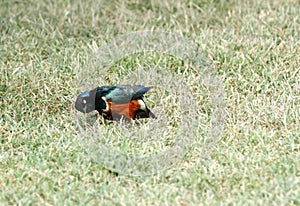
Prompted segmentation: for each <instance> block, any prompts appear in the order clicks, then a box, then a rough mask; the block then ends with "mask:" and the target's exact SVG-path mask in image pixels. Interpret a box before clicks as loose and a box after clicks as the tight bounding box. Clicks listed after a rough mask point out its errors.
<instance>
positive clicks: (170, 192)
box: [0, 0, 300, 205]
mask: <svg viewBox="0 0 300 206" xmlns="http://www.w3.org/2000/svg"><path fill="white" fill-rule="evenodd" d="M299 13H300V12H299V2H298V1H293V0H288V1H279V0H275V1H258V0H253V1H248V2H240V1H223V0H220V1H201V2H198V1H168V2H164V1H149V2H147V3H144V2H142V1H127V3H124V2H119V1H115V2H113V3H109V2H106V1H103V2H102V1H90V0H88V1H85V2H81V1H62V0H59V1H55V2H53V1H26V2H22V1H3V2H2V6H1V8H0V14H1V15H0V16H1V17H0V28H1V29H0V31H1V37H0V39H1V44H0V45H1V46H0V59H1V61H0V70H1V73H0V110H1V119H0V125H1V126H0V127H1V128H0V202H1V203H2V204H3V205H12V204H20V205H38V204H44V205H61V204H66V205H74V204H78V205H94V204H103V205H112V204H116V205H132V204H133V205H137V204H139V205H212V204H218V205H219V204H224V205H229V204H236V205H242V204H248V205H257V204H260V205H274V204H279V205H283V204H288V205H298V204H300V198H299V196H300V177H299V176H300V172H299V171H300V163H299V158H300V153H299V149H300V144H299V137H300V129H299V119H300V118H299V113H300V69H299V68H300V66H299V65H300V57H299V53H300V51H299V39H300V30H299V28H300V22H299V19H300V18H299ZM140 30H163V31H167V32H176V33H178V34H181V35H183V36H185V37H186V38H190V39H193V41H194V42H195V43H196V44H197V45H199V46H200V48H201V49H202V50H203V51H204V53H205V54H206V55H207V56H208V57H209V58H210V60H211V62H212V63H213V65H214V66H215V68H216V71H217V73H218V76H219V77H220V79H221V80H222V82H223V85H224V90H225V94H226V95H225V96H226V105H227V111H226V112H227V117H226V119H225V130H224V131H223V133H222V139H221V140H220V141H218V142H217V143H216V144H214V145H213V147H212V148H210V150H203V147H205V144H204V142H203V139H202V137H204V136H205V134H206V132H207V126H208V124H207V120H209V118H210V117H211V114H210V111H211V108H212V105H211V103H210V102H209V101H208V100H209V95H207V94H206V93H205V92H206V89H205V86H203V85H202V84H201V78H199V76H197V75H195V74H193V72H190V73H184V72H183V71H184V70H179V71H177V70H176V69H177V68H182V67H184V65H182V61H180V60H177V59H175V60H174V59H173V60H172V58H171V59H170V58H169V59H168V58H164V55H162V56H160V55H159V54H158V55H154V56H147V55H146V56H145V55H140V56H139V55H136V56H134V55H133V56H129V57H127V58H124V59H122V60H120V61H119V62H116V64H115V65H114V67H112V68H111V70H110V73H109V75H107V76H106V79H104V80H105V81H106V82H109V83H110V82H111V83H114V82H116V83H119V82H120V83H121V82H122V81H125V82H126V81H127V82H130V81H136V82H138V81H141V80H140V79H139V77H138V76H131V75H134V73H131V69H132V67H135V68H137V69H141V68H142V69H151V68H159V69H161V68H168V69H169V70H170V71H171V73H172V74H173V77H172V78H178V79H179V80H180V79H181V80H184V81H185V82H186V84H187V85H188V86H189V88H190V90H189V91H193V92H194V93H193V94H194V95H195V98H196V99H197V102H194V103H195V104H194V105H193V107H192V108H190V109H191V110H193V109H195V108H196V113H194V114H197V115H199V118H200V117H201V118H202V119H201V118H200V119H201V120H203V122H200V124H199V125H200V127H199V128H198V129H197V131H196V132H197V134H192V135H191V136H190V137H191V138H195V137H197V142H196V143H195V144H193V145H191V147H190V148H189V151H188V152H187V154H186V155H185V156H184V157H183V159H182V160H181V161H179V162H177V163H176V164H174V165H172V167H170V168H169V169H168V170H166V171H164V172H163V173H160V174H159V175H152V176H140V177H131V176H127V175H122V174H116V173H114V172H111V171H109V170H107V169H105V167H104V165H103V164H101V163H99V161H97V158H93V157H94V156H93V154H95V153H93V152H92V154H91V152H90V150H89V149H90V148H86V147H84V146H86V145H84V144H82V142H81V141H80V138H79V136H78V133H79V132H78V130H77V125H76V123H75V119H76V114H75V112H74V100H75V98H76V95H77V94H78V93H79V92H80V91H79V90H80V89H81V88H80V87H79V86H78V82H80V79H82V71H83V70H84V69H86V68H87V67H88V66H89V64H90V62H89V61H90V57H92V56H93V55H94V54H95V52H96V51H97V50H98V49H99V48H101V46H102V45H104V44H105V42H107V41H108V40H110V39H112V38H114V37H116V36H117V35H118V34H127V33H130V32H133V31H140ZM98 66H99V67H101V65H98ZM155 66H156V67H155ZM118 68H119V69H118ZM89 71H91V70H89ZM150 74H153V72H152V73H150ZM144 76H145V75H144ZM133 77H134V78H133ZM151 77H153V76H151V75H150V76H149V77H148V78H145V79H144V81H145V82H146V83H148V82H149V83H150V82H151V80H153V79H154V80H155V81H157V82H156V83H155V86H158V85H159V81H160V82H162V83H164V84H162V85H163V86H162V87H159V86H158V87H157V88H156V89H154V90H153V91H151V92H149V94H147V95H148V96H147V100H148V102H149V105H150V106H151V108H153V110H154V111H155V112H156V113H158V114H161V115H164V114H165V115H166V118H167V120H166V121H165V122H164V121H162V120H161V119H160V120H159V121H158V122H155V121H150V122H149V121H146V122H143V123H142V124H140V125H134V126H133V127H129V128H128V127H123V125H122V124H121V125H118V124H113V125H102V126H101V127H103V128H104V129H103V130H101V131H104V132H107V133H106V134H108V136H109V138H108V139H104V141H107V142H108V143H110V144H114V146H115V147H120V148H121V149H122V151H126V152H132V153H136V154H144V153H147V154H151V153H155V152H159V151H162V150H163V148H166V147H167V146H168V144H172V141H174V138H175V136H174V134H172V128H171V129H170V127H166V129H164V131H166V133H165V136H163V137H161V138H160V137H157V138H156V139H154V138H153V135H148V136H147V132H145V134H144V135H145V137H147V138H148V139H147V138H146V139H143V138H142V139H138V138H137V139H134V140H132V139H128V138H124V137H123V136H122V133H121V132H118V129H119V128H121V129H122V130H121V131H124V132H125V134H127V135H128V134H129V135H130V134H132V133H134V132H135V131H139V132H142V131H148V132H150V130H149V128H152V127H153V131H151V132H152V133H151V132H150V134H153V133H155V132H161V130H162V129H161V128H160V127H159V124H160V123H161V124H168V123H173V124H174V125H173V127H174V128H175V129H176V128H177V127H176V125H177V126H178V125H180V123H182V122H180V117H181V116H182V115H178V114H182V113H180V112H181V110H180V107H176V104H177V102H176V101H175V100H176V97H177V95H180V94H181V93H180V92H178V93H175V94H176V95H174V92H175V91H177V90H176V87H175V88H174V87H172V84H167V83H165V82H163V81H161V80H160V79H159V78H152V79H151ZM96 78H97V77H96ZM154 80H153V81H154ZM141 83H143V82H141ZM171 83H172V81H171ZM173 84H174V82H173ZM175 85H176V84H175ZM198 85H200V86H199V87H197V86H198ZM168 86H170V87H169V88H168ZM181 92H182V91H181ZM183 92H185V91H183ZM186 93H187V94H189V93H190V92H188V91H187V92H186ZM203 94H205V95H203ZM161 96H164V97H165V98H167V97H168V98H173V100H172V99H170V101H167V103H168V104H167V105H165V103H166V102H164V101H162V99H165V98H159V97H161ZM164 105H165V107H163V106H164ZM173 106H174V107H173ZM161 107H163V108H164V109H163V110H162V109H160V108H161ZM178 112H179V113H178ZM176 114H177V116H176ZM168 118H169V119H168ZM172 118H174V119H173V121H172ZM197 120H198V119H197ZM194 122H195V121H194ZM154 126H155V127H154ZM171 126H172V125H171ZM132 128H134V130H133V129H132ZM147 129H148V130H147ZM183 131H184V130H183ZM193 132H195V131H193ZM187 136H188V135H187ZM198 137H199V138H198ZM96 154H97V153H96ZM96 156H97V155H96Z"/></svg>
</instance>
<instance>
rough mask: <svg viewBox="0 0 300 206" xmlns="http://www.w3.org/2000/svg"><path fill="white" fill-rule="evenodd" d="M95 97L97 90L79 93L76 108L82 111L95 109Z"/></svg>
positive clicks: (87, 111)
mask: <svg viewBox="0 0 300 206" xmlns="http://www.w3.org/2000/svg"><path fill="white" fill-rule="evenodd" d="M95 99H96V92H92V91H90V92H88V91H86V92H83V93H81V94H80V95H78V97H77V99H76V102H75V108H76V109H77V110H78V111H80V112H83V113H89V112H91V111H93V110H95Z"/></svg>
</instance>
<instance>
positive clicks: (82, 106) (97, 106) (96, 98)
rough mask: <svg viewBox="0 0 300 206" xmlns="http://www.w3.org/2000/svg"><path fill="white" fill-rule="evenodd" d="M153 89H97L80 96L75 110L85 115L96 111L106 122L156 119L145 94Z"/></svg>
mask: <svg viewBox="0 0 300 206" xmlns="http://www.w3.org/2000/svg"><path fill="white" fill-rule="evenodd" d="M151 88H152V87H146V86H143V85H133V86H131V85H125V84H120V85H115V86H101V87H96V88H95V89H93V90H91V91H85V92H83V93H81V94H79V95H78V96H77V98H76V102H75V108H76V109H77V110H78V111H80V112H83V113H89V112H92V111H94V110H96V111H98V113H99V114H100V115H101V116H102V117H103V118H104V119H106V120H120V119H121V118H122V117H123V118H125V119H126V120H128V121H132V120H136V119H141V118H156V116H155V115H154V114H153V112H151V111H150V109H149V108H148V107H147V105H146V103H145V101H144V94H145V93H147V92H148V91H149V90H150V89H151Z"/></svg>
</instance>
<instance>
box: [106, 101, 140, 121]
mask: <svg viewBox="0 0 300 206" xmlns="http://www.w3.org/2000/svg"><path fill="white" fill-rule="evenodd" d="M108 105H109V111H108V113H110V114H112V116H124V117H125V118H128V119H131V120H132V119H133V117H134V114H135V112H136V111H137V110H138V109H140V104H139V103H138V101H137V100H132V101H130V102H129V103H125V104H115V103H112V102H110V101H108Z"/></svg>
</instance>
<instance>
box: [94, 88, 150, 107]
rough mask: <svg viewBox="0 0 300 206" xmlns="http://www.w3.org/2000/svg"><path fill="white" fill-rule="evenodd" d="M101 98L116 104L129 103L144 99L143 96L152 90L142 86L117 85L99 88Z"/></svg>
mask: <svg viewBox="0 0 300 206" xmlns="http://www.w3.org/2000/svg"><path fill="white" fill-rule="evenodd" d="M99 89H100V90H101V94H102V95H101V96H104V97H105V98H106V99H108V100H110V101H111V102H113V103H116V104H124V103H128V102H130V101H131V100H133V99H138V98H142V97H143V95H144V94H145V93H146V92H147V91H148V90H149V89H150V88H149V87H145V86H142V85H136V86H130V85H117V86H104V87H99Z"/></svg>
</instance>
